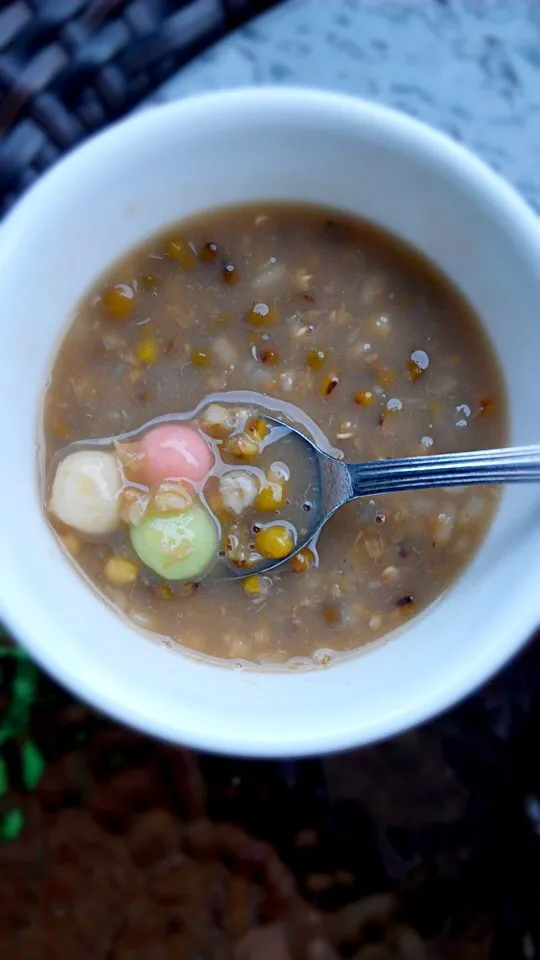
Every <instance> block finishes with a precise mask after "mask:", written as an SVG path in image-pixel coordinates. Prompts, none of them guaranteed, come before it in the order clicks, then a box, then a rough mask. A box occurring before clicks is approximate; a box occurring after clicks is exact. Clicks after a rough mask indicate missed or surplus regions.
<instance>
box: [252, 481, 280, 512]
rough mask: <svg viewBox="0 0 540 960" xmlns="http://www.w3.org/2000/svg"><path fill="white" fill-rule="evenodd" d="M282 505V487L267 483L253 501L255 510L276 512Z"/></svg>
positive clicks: (277, 484)
mask: <svg viewBox="0 0 540 960" xmlns="http://www.w3.org/2000/svg"><path fill="white" fill-rule="evenodd" d="M282 503H283V487H282V486H281V485H280V484H279V483H269V484H268V485H267V486H266V487H263V488H262V490H261V492H260V493H259V495H258V497H257V499H256V500H255V507H256V509H257V510H277V509H278V507H280V506H281V504H282Z"/></svg>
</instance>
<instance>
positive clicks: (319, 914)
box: [0, 0, 540, 960]
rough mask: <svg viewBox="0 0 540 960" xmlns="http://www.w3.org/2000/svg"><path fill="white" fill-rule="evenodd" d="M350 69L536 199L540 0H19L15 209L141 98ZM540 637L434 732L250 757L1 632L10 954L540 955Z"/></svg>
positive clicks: (3, 90)
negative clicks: (131, 705) (183, 739)
mask: <svg viewBox="0 0 540 960" xmlns="http://www.w3.org/2000/svg"><path fill="white" fill-rule="evenodd" d="M262 83H278V84H303V85H311V86H318V87H325V88H328V89H338V90H345V91H348V92H350V93H354V94H358V95H361V96H364V97H367V98H370V99H375V100H378V101H381V102H384V103H387V104H390V105H392V106H394V107H397V108H398V109H400V110H403V111H405V112H407V113H409V114H411V115H413V116H417V117H420V118H421V119H423V120H425V121H427V122H429V123H431V124H432V125H434V126H436V127H438V128H440V129H442V130H444V131H445V132H446V133H448V134H449V135H450V136H452V137H454V138H455V139H457V140H460V141H462V142H464V143H465V144H467V145H468V146H470V147H471V148H472V149H473V150H475V151H476V152H477V153H478V154H480V155H481V156H482V157H483V158H484V159H485V160H486V161H487V163H489V164H490V165H491V166H492V167H494V168H495V169H496V170H498V171H499V172H501V173H502V174H503V175H504V176H506V177H507V178H508V179H509V180H510V181H511V182H513V183H514V185H515V186H516V187H517V189H518V190H519V191H520V192H521V193H522V194H523V195H524V196H525V197H526V198H527V200H528V201H529V203H530V204H531V205H532V206H533V207H534V208H535V209H536V210H539V211H540V0H284V2H280V3H275V2H271V0H176V2H174V0H128V2H123V0H41V2H40V0H34V2H31V0H3V2H0V215H4V214H5V213H6V212H7V211H8V209H9V207H10V206H11V205H12V204H13V203H14V202H15V200H16V199H17V197H18V196H20V194H21V193H22V192H23V191H24V190H25V189H26V188H27V187H28V186H29V185H30V184H31V183H32V182H33V181H34V180H35V179H36V178H37V177H39V176H40V174H41V173H42V172H43V171H44V170H45V169H46V168H47V167H49V166H50V165H51V164H52V163H54V162H55V161H56V160H57V159H58V158H59V157H60V156H62V154H64V153H65V152H66V151H67V150H69V149H70V148H71V147H73V146H74V145H75V144H77V143H79V142H81V141H83V140H84V139H85V138H86V137H88V136H89V135H91V134H92V133H93V132H95V131H97V130H100V129H102V128H103V127H105V126H106V125H107V124H109V123H111V122H112V121H114V120H115V119H117V118H119V117H121V116H124V115H125V114H126V113H128V112H129V111H130V110H133V109H138V108H147V107H151V105H152V103H155V102H162V101H167V100H170V99H174V98H176V97H182V96H185V95H188V94H190V93H194V92H197V91H200V90H205V89H218V88H222V87H230V86H238V85H247V84H262ZM539 678H540V656H539V653H538V643H537V641H535V640H534V638H533V639H532V640H531V643H530V644H529V645H528V647H527V648H526V649H525V651H524V652H523V653H522V655H521V656H520V657H519V658H518V659H517V660H516V661H515V662H514V663H512V664H510V665H509V666H508V667H507V668H506V670H505V671H503V672H502V673H501V674H500V675H499V676H498V677H496V678H495V679H494V680H493V681H492V682H491V683H490V684H488V685H487V686H486V687H485V688H484V689H482V690H480V691H478V692H477V693H476V694H475V695H474V696H473V697H471V698H469V699H468V700H467V701H466V702H465V703H463V704H461V705H460V706H458V707H457V708H455V709H454V710H453V711H451V712H449V713H447V714H446V715H444V716H442V717H440V718H438V719H436V720H435V721H433V722H432V723H430V724H428V725H426V726H424V727H423V728H421V729H418V730H415V731H411V732H410V733H407V734H405V735H403V736H401V737H398V738H395V739H394V740H391V741H388V742H386V743H383V744H380V745H377V746H375V747H371V748H368V749H364V750H361V751H353V752H350V753H347V754H339V755H335V756H331V757H325V758H317V759H312V760H306V761H293V760H290V761H282V762H256V761H240V760H237V759H235V758H233V757H231V758H219V757H215V756H211V755H200V754H197V753H194V752H192V751H188V750H181V749H175V748H172V747H169V746H166V745H163V744H160V743H157V742H155V741H152V740H150V739H148V738H145V737H142V736H140V735H138V734H136V733H134V732H132V731H129V730H127V729H125V728H122V727H120V726H118V725H117V724H114V723H112V722H110V721H108V720H107V719H106V718H104V717H102V716H100V715H98V714H96V713H95V712H94V711H92V710H91V709H89V708H88V707H86V706H85V705H84V704H81V703H78V702H76V701H75V700H73V698H72V697H71V696H70V695H69V694H67V693H66V692H65V691H63V690H61V689H60V688H58V687H57V686H56V685H55V684H54V683H53V682H52V681H51V680H50V679H48V678H47V677H46V676H44V675H43V674H42V673H41V672H40V671H39V670H38V668H37V667H36V666H35V665H34V664H33V663H32V662H31V661H30V660H29V659H28V658H27V657H26V655H25V654H24V652H23V651H21V650H20V649H19V648H18V647H17V646H16V644H15V642H14V641H13V639H12V638H10V637H9V636H7V635H6V633H5V632H4V634H3V636H2V638H1V641H0V958H2V960H4V958H6V960H23V958H24V960H56V958H62V960H71V958H77V960H139V958H141V960H177V958H178V960H228V958H231V960H297V958H298V960H304V958H305V960H337V958H356V960H391V958H395V960H398V958H399V960H487V958H496V960H514V958H516V960H517V958H523V960H533V958H535V957H536V956H538V955H539V951H540V760H539V756H538V754H539V743H540V699H539V696H538V692H537V691H538V690H539V689H540V687H539Z"/></svg>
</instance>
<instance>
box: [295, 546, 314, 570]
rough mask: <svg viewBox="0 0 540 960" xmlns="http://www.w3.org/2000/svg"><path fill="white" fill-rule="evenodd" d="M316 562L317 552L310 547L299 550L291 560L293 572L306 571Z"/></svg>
mask: <svg viewBox="0 0 540 960" xmlns="http://www.w3.org/2000/svg"><path fill="white" fill-rule="evenodd" d="M314 563H315V554H314V553H313V551H312V550H310V549H309V548H308V547H304V549H303V550H299V551H298V553H296V554H295V555H294V557H293V558H292V560H291V569H292V571H293V573H306V572H307V571H308V570H309V568H310V567H312V566H313V564H314Z"/></svg>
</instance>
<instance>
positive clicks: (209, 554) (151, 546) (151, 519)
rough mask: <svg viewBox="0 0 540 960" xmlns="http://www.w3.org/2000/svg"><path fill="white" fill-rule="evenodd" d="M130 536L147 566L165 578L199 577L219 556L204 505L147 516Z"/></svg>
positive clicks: (216, 539) (215, 533) (211, 525)
mask: <svg viewBox="0 0 540 960" xmlns="http://www.w3.org/2000/svg"><path fill="white" fill-rule="evenodd" d="M130 537H131V543H132V546H133V549H134V550H135V553H136V554H137V556H138V557H139V558H140V559H141V560H142V562H143V563H144V564H146V566H147V567H150V569H151V570H154V572H155V573H158V574H159V575H160V576H161V577H163V578H164V579H166V580H197V579H199V578H200V577H201V576H202V574H203V573H204V572H205V570H206V568H207V567H208V566H209V565H210V563H211V562H212V560H214V559H215V558H216V557H217V550H218V538H217V531H216V528H215V525H214V522H213V520H212V518H211V516H210V514H209V513H208V511H207V510H205V509H204V508H203V507H202V506H199V505H197V506H193V507H191V508H190V509H189V510H184V511H183V512H182V513H177V514H169V515H165V516H163V515H162V516H146V517H145V518H144V519H143V520H142V522H141V523H140V524H139V525H138V526H137V527H132V528H131V530H130Z"/></svg>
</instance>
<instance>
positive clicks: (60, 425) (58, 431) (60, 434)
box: [52, 420, 72, 440]
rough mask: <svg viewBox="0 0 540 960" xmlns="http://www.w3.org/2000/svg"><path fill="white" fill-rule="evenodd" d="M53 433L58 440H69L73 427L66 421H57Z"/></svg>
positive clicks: (53, 426)
mask: <svg viewBox="0 0 540 960" xmlns="http://www.w3.org/2000/svg"><path fill="white" fill-rule="evenodd" d="M52 432H53V435H54V436H55V437H57V438H58V440H69V439H70V438H71V435H72V431H71V427H69V426H68V424H67V423H66V421H65V420H55V421H54V423H53V425H52Z"/></svg>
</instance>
